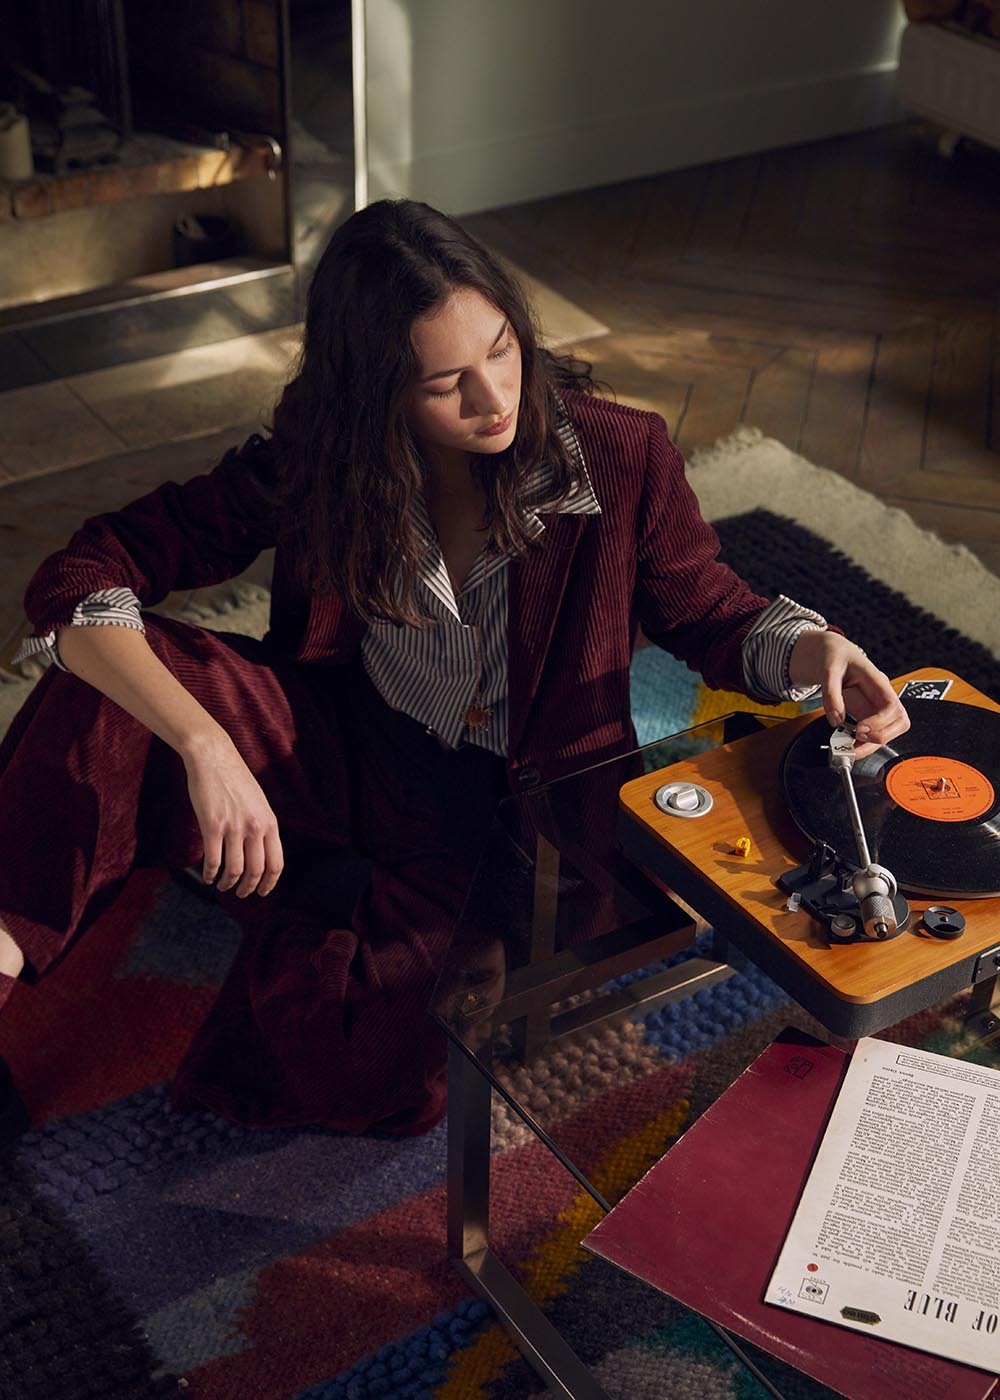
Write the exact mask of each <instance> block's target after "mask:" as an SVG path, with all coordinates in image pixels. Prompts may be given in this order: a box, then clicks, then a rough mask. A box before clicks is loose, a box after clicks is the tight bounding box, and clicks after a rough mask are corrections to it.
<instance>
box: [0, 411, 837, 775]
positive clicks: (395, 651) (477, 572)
mask: <svg viewBox="0 0 1000 1400" xmlns="http://www.w3.org/2000/svg"><path fill="white" fill-rule="evenodd" d="M557 432H558V433H559V437H560V440H561V441H562V443H563V445H564V446H565V447H566V449H567V451H568V452H569V453H570V455H571V456H572V457H573V459H574V461H575V463H576V465H577V467H578V469H579V472H580V484H579V485H578V486H577V487H575V488H574V489H573V490H571V491H570V492H569V493H568V494H567V496H566V497H565V498H564V499H563V500H562V501H559V502H557V503H556V504H555V506H552V507H548V506H547V507H546V510H551V511H552V512H553V513H557V514H573V515H600V513H601V507H600V503H599V502H598V500H597V497H596V496H595V494H594V488H593V485H592V483H591V481H590V477H589V476H588V474H587V468H586V463H585V462H584V459H583V452H582V449H581V447H580V443H579V440H578V439H577V436H576V433H575V432H574V430H573V425H572V423H571V422H570V421H569V419H568V418H567V417H565V416H563V418H562V419H561V420H560V422H559V423H558V424H557ZM550 479H551V466H550V465H549V464H548V463H543V464H542V465H540V466H539V467H537V468H536V469H535V470H534V472H533V473H532V475H531V477H530V478H529V481H528V489H527V493H526V494H527V498H528V499H529V500H532V499H541V494H540V493H541V492H542V491H543V490H544V488H545V487H546V485H547V484H548V482H549V481H550ZM414 523H415V526H416V529H417V531H418V534H419V535H420V537H421V539H422V541H423V543H424V544H425V545H426V550H427V552H426V555H425V561H424V565H423V569H422V571H421V576H420V579H419V581H418V587H419V588H420V589H421V590H422V593H423V597H422V599H421V601H422V602H423V604H424V609H425V611H426V613H427V616H428V618H429V619H430V621H429V622H428V624H427V625H425V626H422V627H414V626H403V625H398V624H396V623H391V622H373V623H371V624H370V625H369V626H368V628H367V630H366V632H365V635H364V638H363V640H362V644H361V652H362V658H363V662H364V666H365V670H366V671H367V673H368V675H369V677H370V678H371V680H372V683H373V684H374V686H375V688H376V689H377V690H378V692H379V694H380V695H381V696H382V698H383V699H384V700H385V701H386V703H387V704H388V705H390V706H392V708H393V709H397V710H402V711H403V712H404V713H405V714H407V715H410V716H411V717H412V718H413V719H415V720H417V721H418V722H419V723H420V724H422V725H424V726H425V728H426V729H427V731H428V732H429V733H433V734H436V735H437V737H438V739H439V741H440V742H441V743H442V744H443V745H445V746H446V747H448V748H456V747H457V746H458V745H459V744H462V743H469V744H475V745H478V746H479V747H482V748H486V749H489V750H490V751H491V752H493V753H496V754H499V755H501V756H505V755H506V752H507V713H508V696H507V691H508V675H507V627H508V605H507V598H508V566H509V563H510V557H509V556H508V555H505V554H500V553H497V552H496V551H495V550H493V549H491V548H490V547H486V548H484V549H483V551H482V552H481V553H480V554H479V556H478V558H477V559H476V560H475V562H474V563H473V566H472V568H471V570H470V572H469V575H468V577H467V579H466V580H465V583H464V584H463V586H462V588H461V589H460V590H459V592H458V593H457V595H456V593H455V591H454V589H453V588H452V584H451V580H450V578H449V576H448V571H447V568H446V567H445V563H444V559H443V557H442V554H441V550H440V546H439V544H438V540H437V536H436V534H435V532H434V528H433V526H432V524H431V521H430V517H429V515H428V513H427V509H426V506H425V505H424V502H423V500H422V498H421V499H420V500H419V501H418V503H417V507H416V510H415V515H414ZM526 524H527V527H528V531H529V534H530V535H531V538H533V539H537V538H538V537H539V536H540V535H541V534H543V533H544V530H545V525H544V523H543V521H542V520H541V519H540V517H539V516H538V514H537V513H536V512H534V511H530V512H529V513H528V514H527V516H526ZM68 625H69V626H72V627H95V626H96V627H107V626H116V627H131V628H134V629H136V630H138V631H140V632H141V631H144V630H145V629H144V627H143V623H142V616H141V611H140V604H139V600H138V599H137V598H136V596H135V594H134V593H133V592H132V591H131V589H128V588H107V589H101V590H100V591H98V592H95V593H92V594H90V595H89V596H88V597H87V598H84V599H82V600H81V602H79V603H78V604H77V605H76V608H75V609H74V612H73V617H72V620H71V621H70V623H69V624H68ZM825 627H826V621H825V619H824V618H823V617H821V616H820V614H819V613H816V612H813V611H812V610H811V609H809V608H804V607H801V606H800V605H799V604H798V603H795V602H793V601H792V600H791V599H790V598H786V597H785V596H784V595H781V596H779V597H778V598H777V599H776V600H775V601H774V602H773V603H771V604H770V605H769V606H768V607H767V608H766V609H765V610H764V612H763V613H762V614H761V616H760V617H759V618H758V620H757V622H756V623H755V624H754V626H753V628H752V629H751V631H750V632H749V633H748V634H747V636H746V638H745V639H744V642H743V674H744V681H745V685H746V692H747V694H748V695H749V696H750V697H751V698H752V699H754V700H757V701H759V702H761V703H764V704H770V703H774V702H775V701H778V700H802V699H805V698H807V697H808V696H809V695H812V694H814V693H815V691H816V690H817V689H818V687H816V686H810V687H803V688H797V689H796V688H793V687H792V685H791V682H790V679H789V674H788V663H789V658H790V655H791V650H792V647H793V646H794V644H795V641H796V640H797V638H798V637H799V635H800V633H801V632H803V631H805V630H808V629H816V630H823V629H825ZM28 656H44V657H47V658H48V659H50V660H52V661H53V662H54V663H55V664H56V665H57V666H60V667H62V662H61V661H60V660H59V653H58V649H57V646H56V635H55V633H52V632H50V633H49V634H48V635H47V636H44V637H29V638H28V639H27V640H26V641H25V642H24V643H23V644H22V646H21V648H20V650H19V651H18V653H17V656H16V657H15V658H14V660H15V662H17V661H20V660H22V659H24V658H25V657H28ZM63 669H65V668H64V667H63ZM472 709H478V710H479V711H480V712H482V713H486V714H488V718H487V719H486V722H485V724H479V725H472V724H469V723H467V717H468V716H469V715H470V710H472Z"/></svg>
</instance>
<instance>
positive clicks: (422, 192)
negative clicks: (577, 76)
mask: <svg viewBox="0 0 1000 1400" xmlns="http://www.w3.org/2000/svg"><path fill="white" fill-rule="evenodd" d="M900 116H901V111H900V108H899V104H898V101H897V96H896V65H895V63H892V64H888V65H880V66H878V67H876V68H872V69H869V70H867V71H864V72H852V73H843V74H839V75H833V76H828V75H820V76H817V77H815V78H810V79H808V80H806V81H803V82H798V83H794V84H788V85H787V86H783V87H780V88H770V89H757V90H747V91H744V92H736V93H732V92H729V93H720V94H715V95H710V96H707V97H704V98H698V99H695V100H685V101H684V102H682V103H678V102H673V103H671V102H665V103H663V104H662V105H658V106H656V107H654V108H646V109H644V110H642V111H631V112H624V113H620V114H610V115H602V116H601V117H600V118H597V119H590V120H588V119H586V118H581V119H580V120H577V121H574V122H572V123H568V124H567V125H565V126H560V127H558V128H551V129H548V130H540V131H534V132H531V133H529V134H524V133H519V134H517V135H514V136H511V137H509V138H504V139H501V140H497V141H491V142H489V143H481V142H480V143H476V144H475V145H467V146H456V147H452V148H451V149H449V150H446V151H436V152H433V153H429V154H426V155H417V156H415V157H414V158H413V159H411V160H409V161H398V160H379V159H378V154H377V151H376V150H371V151H370V156H371V160H370V163H369V170H368V183H369V188H368V196H369V199H373V200H374V199H379V198H382V197H383V196H385V195H410V196H411V197H413V198H416V199H424V200H426V201H427V202H428V203H429V204H432V205H434V206H436V207H437V208H440V209H445V210H447V211H448V212H449V213H452V214H458V215H461V214H471V213H476V212H478V211H480V210H483V209H495V208H498V207H500V206H503V205H507V204H517V203H520V202H522V201H524V200H528V199H539V198H543V197H545V196H546V195H554V194H564V193H567V192H568V191H570V190H578V189H591V188H593V187H594V186H597V185H607V184H613V183H615V182H616V181H619V180H630V179H634V178H637V177H639V176H643V175H652V174H656V173H658V172H661V171H665V170H678V169H682V168H683V167H685V166H689V165H702V164H704V163H706V162H709V161H717V160H726V159H728V158H730V157H733V156H740V155H747V154H749V153H751V152H753V151H762V150H770V149H773V148H774V147H777V146H792V145H798V144H800V143H802V142H805V141H816V140H821V139H823V138H824V137H829V136H838V135H843V134H844V133H846V132H850V131H861V130H864V129H865V128H869V127H875V126H884V125H885V124H887V123H889V122H893V121H897V120H899V118H900Z"/></svg>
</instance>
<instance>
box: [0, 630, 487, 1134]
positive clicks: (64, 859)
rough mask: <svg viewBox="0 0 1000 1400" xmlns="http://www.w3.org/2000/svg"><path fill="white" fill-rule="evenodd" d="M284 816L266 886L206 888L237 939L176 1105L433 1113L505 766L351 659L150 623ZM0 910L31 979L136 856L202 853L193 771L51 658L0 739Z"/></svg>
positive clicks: (337, 1121)
mask: <svg viewBox="0 0 1000 1400" xmlns="http://www.w3.org/2000/svg"><path fill="white" fill-rule="evenodd" d="M146 624H147V638H148V641H149V643H150V645H151V646H152V648H153V650H154V651H155V652H156V653H157V655H158V656H159V657H160V659H161V660H162V661H163V662H164V663H165V665H167V667H168V668H169V669H170V670H171V671H172V672H173V674H174V675H176V676H177V678H178V679H179V680H180V681H181V683H182V684H183V685H184V686H186V688H187V689H188V690H189V691H190V692H191V693H192V694H193V695H194V696H196V698H197V699H198V700H199V701H200V702H201V704H202V705H204V707H205V708H206V709H207V710H208V711H209V713H210V714H212V715H213V716H214V717H215V718H216V719H217V720H218V721H219V723H220V724H221V725H222V726H223V727H224V728H225V729H226V730H227V732H228V733H229V734H230V736H231V737H232V739H233V740H234V742H235V743H236V746H237V748H238V749H239V751H240V753H241V754H242V756H243V758H244V760H245V761H246V763H247V765H248V767H249V768H250V770H251V772H253V774H254V775H255V777H256V778H257V780H258V781H259V782H260V784H261V786H262V788H263V790H264V792H265V794H266V795H267V798H268V800H269V802H270V803H271V806H272V808H273V810H274V812H275V814H276V816H277V818H278V824H279V829H280V832H281V836H282V842H283V846H284V849H285V856H286V867H285V872H284V873H283V875H282V877H281V879H280V880H279V881H278V884H277V887H276V888H275V890H274V891H273V892H272V893H271V894H270V895H267V896H265V897H264V898H260V897H259V896H257V895H250V896H249V897H248V898H246V899H237V898H236V897H235V896H234V895H233V894H232V893H229V894H219V895H217V896H216V897H217V898H218V900H219V902H220V905H221V906H222V907H223V908H224V909H225V910H226V912H227V913H229V914H230V915H231V916H232V917H233V918H234V919H235V920H236V921H237V923H238V924H239V925H240V927H241V930H242V932H243V938H242V941H241V944H240V947H239V949H238V951H237V954H236V957H235V960H234V962H233V965H232V967H231V970H230V972H229V975H228V977H227V979H226V982H225V983H224V985H223V987H222V989H221V991H220V993H219V996H218V998H217V1000H216V1002H215V1004H214V1006H213V1008H212V1010H211V1011H210V1013H209V1015H208V1018H207V1019H206V1021H205V1023H204V1025H203V1026H202V1027H201V1029H200V1030H199V1032H198V1033H197V1035H196V1036H195V1039H194V1041H193V1043H192V1045H191V1046H190V1048H189V1050H188V1052H187V1054H186V1056H185V1058H184V1060H183V1062H182V1064H181V1065H180V1067H179V1069H178V1072H177V1076H176V1079H175V1083H174V1090H173V1096H174V1101H175V1103H176V1104H177V1106H178V1107H180V1108H188V1107H209V1108H211V1109H213V1110H215V1111H216V1112H218V1113H221V1114H224V1115H226V1116H227V1117H230V1118H234V1119H236V1120H237V1121H239V1122H241V1123H247V1124H253V1125H259V1126H268V1127H273V1126H292V1125H299V1124H317V1125H322V1126H326V1127H334V1128H339V1129H343V1130H345V1131H348V1132H363V1131H365V1130H366V1129H369V1128H378V1129H380V1130H384V1131H388V1132H396V1133H418V1132H423V1131H426V1130H427V1129H428V1128H430V1127H432V1126H433V1125H434V1124H435V1123H436V1122H437V1121H438V1120H439V1119H440V1117H441V1115H442V1114H443V1112H444V1109H445V1101H446V1085H445V1077H444V1062H445V1042H444V1035H443V1032H442V1031H441V1030H440V1029H439V1027H438V1026H437V1025H436V1023H435V1022H434V1021H433V1020H432V1018H431V1017H430V1016H429V1015H428V1011H427V1007H428V1003H429V1001H430V998H431V994H432V991H433V988H434V983H435V980H436V977H437V974H438V971H439V970H440V967H441V965H442V962H443V960H444V957H445V954H446V952H447V948H448V944H449V942H450V939H451V935H452V931H453V929H454V926H455V923H456V920H457V919H458V916H459V914H460V912H461V909H462V906H463V903H464V901H465V897H466V894H467V891H468V887H469V884H470V881H471V878H472V871H473V869H474V865H475V859H476V854H477V852H478V849H479V847H480V845H481V843H482V840H483V838H484V836H485V833H486V831H487V829H488V827H489V823H490V820H491V818H492V815H493V812H494V810H495V808H496V804H497V803H498V801H499V800H500V798H501V797H502V796H503V795H504V793H505V791H506V779H505V765H504V763H503V761H502V760H501V759H499V758H497V757H495V756H494V755H492V754H489V753H487V752H485V751H484V750H482V749H477V748H473V747H471V746H465V747H462V748H460V749H458V750H457V751H454V752H446V751H444V750H443V749H442V748H441V747H440V745H439V744H438V742H437V740H436V739H434V738H433V737H432V736H429V735H427V734H426V733H425V732H424V730H423V728H422V727H421V726H420V725H418V724H416V723H415V722H414V721H413V720H410V719H409V718H408V717H407V716H405V715H402V714H400V713H399V712H398V711H395V710H392V709H391V708H390V707H389V706H387V705H386V704H385V703H384V702H383V701H382V700H381V699H380V697H379V696H378V695H377V693H376V692H375V690H374V688H373V687H372V686H371V684H370V682H368V680H367V678H366V677H365V676H364V673H363V671H362V669H361V667H360V665H357V666H355V667H346V668H345V667H330V666H304V665H299V664H296V663H294V662H291V661H289V660H288V659H287V658H284V657H281V656H279V655H277V654H275V653H274V652H273V651H272V650H270V649H269V648H268V647H267V646H266V645H265V644H264V643H261V642H255V641H251V640H249V639H247V638H245V637H239V636H235V635H224V634H217V633H213V632H208V631H205V630H204V629H201V628H196V627H190V626H187V625H185V624H181V623H177V622H171V621H166V620H163V619H159V618H147V619H146ZM0 849H2V850H3V851H4V854H5V860H4V861H3V863H2V865H0V919H2V920H3V922H4V924H5V925H6V926H7V927H8V928H9V929H10V930H11V933H12V934H13V936H14V937H15V939H16V940H17V941H18V943H19V944H20V946H21V948H22V949H23V951H24V954H25V958H26V960H27V967H26V971H25V979H26V980H28V981H33V980H36V979H37V978H38V977H40V976H42V975H43V974H44V972H45V970H46V968H48V967H49V966H50V965H51V964H52V963H53V961H54V960H55V959H57V958H58V957H59V956H60V954H61V953H62V952H63V950H64V949H65V948H66V947H67V945H68V944H69V943H70V941H71V940H73V939H75V938H77V937H79V936H85V935H86V930H87V928H88V927H89V926H90V925H91V924H92V923H93V921H94V919H95V918H96V917H97V916H98V915H99V914H100V913H101V912H102V911H103V910H104V909H105V908H107V907H108V905H109V904H110V903H111V901H113V900H114V898H115V897H116V895H117V894H118V892H119V891H120V890H121V888H122V886H123V884H124V882H125V880H126V879H127V878H128V875H129V873H130V872H131V870H132V869H133V868H135V867H136V866H165V867H168V868H176V869H183V868H184V867H186V866H190V865H194V864H198V863H199V862H200V859H201V854H202V850H201V838H200V834H199V832H198V828H197V824H196V823H195V820H194V816H193V812H192V810H191V805H190V801H189V799H188V795H187V783H186V776H185V772H184V767H183V765H182V763H181V762H180V760H179V759H178V757H177V755H176V754H175V753H174V752H173V750H172V749H170V748H169V747H168V746H167V745H166V744H164V743H162V742H161V741H160V740H158V739H156V738H155V737H154V736H153V735H151V734H150V733H149V731H148V730H147V729H146V728H145V727H144V726H143V725H141V724H140V723H138V721H136V720H134V719H132V718H131V717H130V716H129V715H127V714H126V713H125V712H124V711H123V710H122V709H120V708H119V706H117V705H115V704H114V703H112V702H111V701H109V700H107V699H105V698H104V697H103V696H102V695H101V694H100V693H99V692H98V691H96V690H95V689H94V688H93V687H91V686H89V685H87V684H86V683H85V682H83V681H81V680H79V679H77V678H76V677H75V676H72V675H69V674H67V673H65V672H61V671H58V670H55V669H53V670H51V671H50V672H49V673H48V674H47V675H46V676H45V677H43V679H42V680H41V681H40V682H39V684H38V685H37V686H36V687H35V689H34V691H33V692H32V694H31V696H30V697H29V699H28V701H27V703H26V704H25V706H24V707H23V709H22V710H21V711H20V713H19V714H18V715H17V717H16V718H15V720H14V722H13V724H12V726H11V728H10V731H9V733H8V735H7V737H6V738H5V740H4V741H3V744H2V745H0Z"/></svg>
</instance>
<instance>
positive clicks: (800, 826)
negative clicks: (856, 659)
mask: <svg viewBox="0 0 1000 1400" xmlns="http://www.w3.org/2000/svg"><path fill="white" fill-rule="evenodd" d="M942 678H943V679H944V680H946V681H950V682H951V684H950V685H949V686H948V688H947V692H946V694H945V695H944V697H943V698H940V699H937V698H934V699H930V698H915V699H909V698H908V699H907V701H906V704H907V710H908V713H909V715H910V720H911V728H910V730H909V732H908V733H907V734H906V735H903V736H901V737H900V739H898V740H894V741H893V742H892V744H891V745H888V746H886V747H885V748H882V749H879V750H878V751H877V752H876V753H874V754H872V755H871V756H870V757H869V758H865V759H861V760H858V761H856V762H855V761H854V760H853V758H852V757H851V756H850V755H849V754H848V752H847V750H848V749H850V748H852V747H853V739H851V738H849V737H848V738H845V737H844V736H843V735H838V734H837V733H836V732H835V731H831V728H830V725H829V724H828V723H827V722H826V720H825V719H824V718H823V717H822V715H820V716H819V718H817V717H816V715H814V714H809V715H803V716H800V717H798V718H796V719H793V720H788V721H786V722H783V723H780V724H777V725H774V726H773V727H771V728H767V729H763V730H761V731H759V732H757V733H754V734H751V735H750V736H749V737H747V738H743V739H738V740H736V741H735V742H732V743H725V744H723V745H722V746H721V747H719V748H715V749H712V750H710V751H709V752H706V753H700V754H697V755H695V756H694V757H691V758H685V759H682V760H681V761H679V762H677V763H674V764H671V765H670V766H669V767H667V768H662V769H659V770H658V771H656V772H652V773H648V774H646V775H644V776H643V777H641V778H635V779H633V780H632V781H631V782H629V783H626V784H625V786H624V787H623V788H622V790H621V794H620V816H619V834H620V837H621V841H622V845H623V847H624V849H625V851H626V852H627V853H628V855H629V856H630V857H631V858H632V859H633V860H634V861H636V862H637V863H638V864H639V865H641V866H643V867H645V868H646V869H647V870H648V871H649V872H650V873H651V874H652V875H653V876H654V877H655V878H656V879H657V880H658V881H660V882H661V883H663V884H665V885H666V886H667V887H668V888H669V889H670V890H672V891H673V892H674V893H676V894H677V895H678V896H679V897H680V898H681V899H682V900H684V901H685V902H686V903H688V904H689V905H690V906H691V907H692V908H693V909H695V910H696V911H697V912H698V913H699V914H701V915H702V916H703V917H704V918H706V919H707V920H708V921H709V922H710V923H712V924H713V926H714V927H715V929H716V931H717V933H718V934H720V935H721V936H722V937H723V938H725V939H727V940H730V941H731V942H732V943H733V944H734V945H735V946H736V947H737V948H739V949H741V950H742V951H743V952H744V953H746V954H747V956H748V957H750V958H752V960H753V961H754V962H755V963H757V964H758V965H759V966H760V967H762V968H763V969H764V970H765V971H766V972H767V973H768V974H769V975H770V976H771V977H773V978H774V980H775V981H776V982H778V983H779V985H781V986H782V987H784V988H785V990H786V991H788V992H789V993H790V994H791V995H792V996H793V997H795V999H796V1000H797V1001H798V1002H799V1003H800V1004H801V1005H802V1006H804V1007H805V1008H806V1010H807V1011H810V1012H811V1013H812V1014H813V1015H814V1016H816V1018H817V1019H818V1020H819V1021H821V1022H822V1023H823V1024H824V1025H825V1026H826V1027H827V1028H828V1029H829V1030H830V1031H832V1032H833V1033H834V1034H836V1035H840V1036H845V1037H856V1036H861V1035H870V1034H872V1033H874V1032H876V1031H878V1030H881V1029H883V1028H884V1027H886V1026H889V1025H893V1024H895V1022H897V1021H899V1020H901V1019H902V1018H903V1017H904V1016H908V1015H911V1014H912V1013H914V1012H916V1011H919V1010H922V1009H924V1008H926V1007H928V1006H931V1005H933V1004H935V1003H936V1002H938V1001H941V1000H942V999H943V998H945V997H947V996H950V995H953V994H955V993H957V992H959V991H962V990H964V989H968V988H969V987H970V986H973V987H974V988H975V991H974V994H973V1000H972V1005H973V1007H974V1009H975V1010H976V1012H977V1013H978V1015H979V1019H980V1023H981V1024H980V1027H979V1029H980V1030H981V1031H984V1032H986V1033H989V1032H990V1031H992V1030H993V1029H994V1028H995V1026H996V1018H995V1017H994V1016H993V1014H992V995H993V990H994V987H995V985H996V978H997V973H998V970H1000V705H997V704H995V703H994V702H993V701H991V700H990V699H989V698H988V697H987V696H985V695H983V694H982V693H981V692H980V691H978V690H975V689H974V688H973V687H972V686H970V685H968V684H967V683H966V682H964V681H963V680H961V679H960V678H959V677H958V676H955V675H953V674H952V673H950V672H947V671H943V670H941V669H940V668H924V669H921V670H917V671H913V672H911V673H909V674H908V675H906V676H902V677H900V678H899V679H898V680H897V681H896V682H895V683H894V684H895V685H896V688H897V690H899V689H901V688H902V687H903V685H904V684H905V683H906V682H927V683H929V682H931V681H933V680H938V679H942ZM912 689H915V687H912V686H911V690H912ZM927 689H928V692H929V693H931V692H932V691H933V687H931V686H930V685H929V684H928V687H927ZM838 748H839V752H838ZM845 768H846V769H847V770H848V771H847V773H846V774H845V772H844V769H845Z"/></svg>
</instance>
